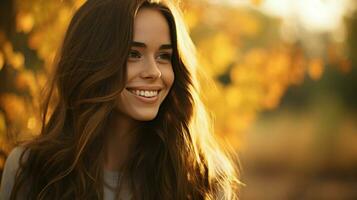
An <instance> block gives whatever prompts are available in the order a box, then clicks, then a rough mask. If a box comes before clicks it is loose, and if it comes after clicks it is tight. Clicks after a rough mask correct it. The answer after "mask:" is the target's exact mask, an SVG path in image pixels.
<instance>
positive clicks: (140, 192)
mask: <svg viewBox="0 0 357 200" xmlns="http://www.w3.org/2000/svg"><path fill="white" fill-rule="evenodd" d="M141 7H149V8H152V9H158V10H159V11H160V12H161V13H162V14H163V15H164V16H165V18H166V20H167V22H168V24H169V27H170V34H171V42H172V45H173V57H172V66H173V70H174V74H175V81H174V83H173V86H172V88H171V90H170V92H169V94H168V96H167V97H166V99H165V100H164V101H163V103H162V104H161V106H160V110H159V113H158V115H157V116H156V118H155V119H154V120H152V121H148V122H144V123H143V125H142V127H138V136H139V137H137V138H138V141H137V143H136V144H135V145H136V147H135V148H133V149H135V151H134V152H133V153H132V157H131V158H132V159H130V160H129V161H128V163H127V166H126V168H125V169H126V170H125V173H126V174H127V176H128V177H129V179H128V181H129V185H130V189H131V192H132V194H133V197H134V199H152V200H154V199H155V200H156V199H178V200H179V199H194V200H196V199H218V198H219V199H236V198H237V196H236V189H237V184H238V180H237V173H236V170H235V167H234V164H233V163H232V160H231V159H230V158H229V157H228V156H227V154H225V153H223V151H222V150H221V148H220V147H219V146H218V145H217V143H216V141H215V139H214V138H213V135H212V131H211V127H210V124H211V123H210V121H209V118H208V115H207V113H206V111H205V109H204V106H203V104H202V102H201V101H200V94H199V87H198V82H197V78H196V70H197V69H196V67H197V64H196V61H195V56H194V55H195V49H194V46H193V43H192V41H191V40H190V38H189V36H188V33H187V31H186V29H185V27H184V25H183V22H182V17H181V14H180V11H179V10H178V9H177V8H176V6H175V5H174V4H173V3H172V2H170V1H158V0H156V1H148V0H88V1H87V2H86V3H84V5H83V6H82V7H81V8H80V9H79V10H78V11H77V12H76V13H75V14H74V16H73V18H72V20H71V22H70V24H69V27H68V30H67V33H66V35H65V38H64V41H63V46H62V48H61V51H60V52H59V56H58V62H57V66H56V70H55V73H54V76H53V80H52V84H51V85H50V88H49V92H48V97H47V99H46V101H45V107H44V108H45V109H44V112H43V126H42V130H41V134H40V135H39V137H37V138H36V139H35V140H32V141H30V142H29V143H26V144H24V147H25V151H24V153H23V154H22V156H21V163H20V169H19V170H18V173H17V176H16V180H15V185H14V189H13V191H12V193H11V199H16V197H18V194H19V192H20V191H22V190H25V189H26V188H27V190H26V194H27V195H26V197H28V198H29V199H103V162H104V155H103V152H104V147H105V141H106V140H105V139H106V137H107V135H106V131H105V130H106V127H107V123H108V121H109V119H110V118H111V116H112V114H113V110H114V107H115V104H116V101H117V99H118V95H119V93H120V91H122V90H123V89H124V86H125V82H126V77H125V74H126V67H125V66H126V59H127V56H128V52H129V49H130V45H131V41H132V37H133V23H134V18H135V15H136V13H137V12H138V10H139V9H140V8H141ZM54 96H55V97H56V98H54ZM51 102H52V104H53V105H54V106H53V110H52V111H49V105H50V104H51ZM144 132H145V134H143V133H144ZM25 155H26V156H25Z"/></svg>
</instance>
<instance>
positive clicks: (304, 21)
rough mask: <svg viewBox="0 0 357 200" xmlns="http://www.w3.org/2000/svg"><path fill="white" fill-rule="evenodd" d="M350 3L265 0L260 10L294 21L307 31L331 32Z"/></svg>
mask: <svg viewBox="0 0 357 200" xmlns="http://www.w3.org/2000/svg"><path fill="white" fill-rule="evenodd" d="M350 3H351V1H350V0H299V1H296V0H265V1H263V4H262V10H263V12H266V13H267V14H270V15H274V16H278V17H281V18H283V19H284V20H287V21H290V22H291V21H296V22H297V23H298V24H300V25H301V26H302V27H303V28H305V29H306V30H307V31H311V32H331V31H334V30H336V29H338V28H339V27H340V25H341V23H342V20H343V16H344V14H345V12H346V11H347V9H348V6H349V4H350Z"/></svg>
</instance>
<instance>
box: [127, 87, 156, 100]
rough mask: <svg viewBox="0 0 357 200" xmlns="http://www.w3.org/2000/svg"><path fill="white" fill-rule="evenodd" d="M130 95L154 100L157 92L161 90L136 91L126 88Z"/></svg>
mask: <svg viewBox="0 0 357 200" xmlns="http://www.w3.org/2000/svg"><path fill="white" fill-rule="evenodd" d="M126 89H127V90H128V91H129V92H130V93H132V94H134V95H136V96H140V97H145V98H154V97H157V96H158V94H159V92H160V91H161V90H137V89H130V88H126Z"/></svg>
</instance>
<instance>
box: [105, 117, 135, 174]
mask: <svg viewBox="0 0 357 200" xmlns="http://www.w3.org/2000/svg"><path fill="white" fill-rule="evenodd" d="M138 126H139V122H138V121H135V120H133V119H131V118H129V117H127V116H123V115H120V114H114V116H113V117H112V118H111V120H110V123H109V127H108V130H109V133H108V137H107V141H106V149H105V155H106V159H105V162H104V168H105V169H107V170H110V171H118V170H121V169H123V168H124V166H125V163H126V161H127V159H128V158H129V156H130V152H132V151H131V147H132V145H133V144H134V142H135V130H136V128H137V127H138Z"/></svg>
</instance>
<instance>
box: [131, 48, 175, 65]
mask: <svg viewBox="0 0 357 200" xmlns="http://www.w3.org/2000/svg"><path fill="white" fill-rule="evenodd" d="M141 57H142V55H141V53H140V52H139V51H137V50H130V52H129V55H128V60H131V61H135V60H140V59H141ZM157 59H158V60H159V61H161V62H163V61H164V62H166V61H171V59H172V53H168V52H162V53H160V54H159V55H158V56H157Z"/></svg>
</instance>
